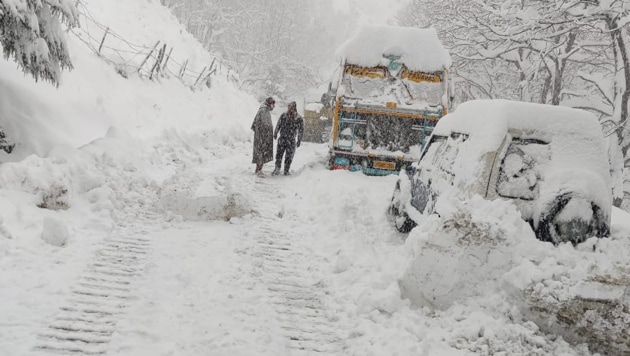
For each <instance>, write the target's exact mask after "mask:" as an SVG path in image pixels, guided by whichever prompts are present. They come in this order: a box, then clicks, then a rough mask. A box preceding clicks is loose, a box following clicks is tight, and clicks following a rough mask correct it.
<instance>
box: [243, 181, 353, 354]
mask: <svg viewBox="0 0 630 356" xmlns="http://www.w3.org/2000/svg"><path fill="white" fill-rule="evenodd" d="M281 182H282V180H281V179H280V180H275V179H273V178H272V179H265V180H260V179H258V180H257V181H256V186H255V189H256V191H254V192H252V195H253V196H255V198H256V199H255V201H256V202H257V204H256V207H255V208H256V210H257V211H258V213H259V214H260V217H259V219H258V220H259V222H260V225H259V226H258V228H259V231H258V232H257V237H256V239H257V246H256V252H255V253H254V256H255V257H257V258H259V264H260V266H261V267H262V271H263V273H262V277H261V279H262V280H263V282H264V283H265V285H266V286H267V289H268V290H269V292H270V295H271V303H272V304H273V305H274V307H275V309H276V312H277V313H278V314H277V319H278V322H279V324H280V328H281V329H282V333H283V335H284V337H285V338H286V340H287V345H288V347H289V348H290V349H291V350H292V353H291V354H313V353H321V354H325V355H340V354H343V349H344V344H343V341H344V339H345V338H344V337H342V336H340V331H342V330H343V329H344V328H343V327H342V326H341V325H338V324H339V323H338V322H337V321H336V320H335V316H334V314H333V313H332V312H331V311H329V310H327V307H326V300H327V295H328V294H329V291H327V289H326V286H325V284H324V283H323V281H322V280H321V279H319V278H318V276H320V274H321V272H320V270H319V268H318V265H317V264H318V261H317V256H315V255H314V254H312V253H309V252H310V250H309V249H308V247H306V246H304V244H303V243H302V244H300V243H299V241H300V239H304V238H307V237H305V236H300V235H295V234H294V233H295V231H299V229H298V228H297V226H296V225H297V223H298V222H297V221H291V220H290V219H288V218H287V217H285V216H284V215H285V213H284V211H283V210H282V209H280V210H279V207H278V203H277V201H278V196H279V195H280V192H279V191H280V189H279V187H280V184H281Z"/></svg>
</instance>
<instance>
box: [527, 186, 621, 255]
mask: <svg viewBox="0 0 630 356" xmlns="http://www.w3.org/2000/svg"><path fill="white" fill-rule="evenodd" d="M573 211H575V212H578V214H572V213H571V212H573ZM585 212H586V213H587V214H585ZM588 214H591V217H590V218H589V219H584V216H587V215H588ZM535 232H536V237H537V238H538V239H539V240H542V241H549V242H551V243H553V244H555V245H557V244H559V243H563V242H571V243H572V244H574V245H577V244H579V243H581V242H584V241H585V240H586V239H588V238H590V237H593V236H597V237H605V236H607V235H608V234H609V233H610V229H609V226H608V223H607V221H606V219H605V217H604V214H603V212H602V210H601V208H600V207H598V206H597V205H595V204H593V203H592V202H588V201H585V200H583V199H580V198H575V197H574V196H573V195H572V194H563V195H561V196H559V197H557V198H556V199H555V200H554V201H553V203H552V204H551V205H550V206H549V207H548V209H547V210H546V211H545V212H544V213H543V214H542V215H541V217H540V221H539V223H538V228H537V229H536V230H535Z"/></svg>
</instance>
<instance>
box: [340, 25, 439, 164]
mask: <svg viewBox="0 0 630 356" xmlns="http://www.w3.org/2000/svg"><path fill="white" fill-rule="evenodd" d="M336 54H337V56H338V57H339V59H340V64H339V67H338V69H337V71H336V74H335V76H334V78H333V81H332V82H331V90H330V91H329V93H328V95H329V97H330V98H331V101H332V103H331V104H332V106H333V120H332V134H331V137H330V140H329V146H330V149H329V157H328V167H329V168H330V169H346V170H351V171H363V172H364V173H366V174H369V175H387V174H392V173H397V172H398V171H400V170H401V169H404V168H405V167H406V166H408V165H410V164H411V163H412V162H416V161H418V159H419V158H420V152H421V151H422V148H423V147H424V145H425V144H426V140H427V138H428V137H429V136H430V135H431V132H432V130H433V127H434V126H435V124H436V123H437V121H438V120H439V119H440V118H441V117H442V116H444V115H445V114H446V113H447V111H448V108H449V103H450V98H449V80H448V68H449V66H450V64H451V58H450V56H449V54H448V52H447V51H446V49H445V48H444V47H443V46H442V43H441V42H440V40H439V39H438V36H437V32H436V31H435V29H432V28H429V29H418V28H409V27H394V26H365V27H363V28H362V29H361V30H359V31H358V32H357V33H356V34H355V35H354V36H353V37H352V38H350V39H349V40H348V41H347V42H345V43H344V44H343V45H342V46H341V47H339V49H338V50H337V52H336Z"/></svg>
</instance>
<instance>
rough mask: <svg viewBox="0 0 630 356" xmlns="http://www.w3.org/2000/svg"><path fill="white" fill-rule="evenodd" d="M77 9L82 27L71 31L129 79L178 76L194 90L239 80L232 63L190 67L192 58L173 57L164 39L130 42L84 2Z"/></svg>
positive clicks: (217, 61)
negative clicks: (218, 79)
mask: <svg viewBox="0 0 630 356" xmlns="http://www.w3.org/2000/svg"><path fill="white" fill-rule="evenodd" d="M76 6H77V9H78V10H79V15H80V16H79V26H77V27H75V28H73V29H71V32H72V33H73V34H74V35H75V36H76V37H77V38H78V39H79V40H80V41H81V42H83V43H84V44H85V45H86V46H87V47H88V48H89V49H90V50H91V51H92V52H94V53H95V54H96V55H98V56H99V57H101V58H102V59H103V60H104V61H105V62H107V63H109V64H111V65H112V66H114V67H115V68H116V71H117V72H118V74H120V75H121V76H123V77H125V78H127V77H129V76H131V75H134V74H137V75H138V76H140V77H141V78H148V79H150V80H156V79H158V78H160V77H176V78H178V79H179V80H180V81H181V82H182V83H184V84H185V85H186V86H188V87H190V88H191V89H193V90H194V89H195V88H197V87H198V86H200V85H206V86H208V87H210V84H211V77H212V76H216V75H219V74H225V75H226V76H227V78H228V79H229V80H234V81H236V78H235V77H234V76H233V75H232V74H231V73H232V72H231V71H230V70H229V65H228V61H226V60H224V59H221V58H218V57H211V58H209V59H208V64H207V65H206V66H204V67H203V69H201V71H199V70H198V68H192V65H189V60H188V59H185V60H184V61H183V62H179V61H177V60H176V59H175V58H174V54H173V48H174V47H172V46H171V47H170V48H169V46H168V45H167V44H166V43H164V42H162V41H160V40H158V41H156V42H155V43H154V44H152V45H139V44H135V43H132V42H130V41H127V40H126V39H125V38H124V37H123V36H121V35H120V34H118V33H116V32H115V31H113V30H112V29H111V28H110V27H109V26H106V25H104V24H102V23H100V22H99V21H97V20H96V19H95V18H94V16H92V14H91V13H90V11H89V10H88V9H87V7H86V6H85V5H84V4H82V3H81V2H80V1H78V2H77V4H76Z"/></svg>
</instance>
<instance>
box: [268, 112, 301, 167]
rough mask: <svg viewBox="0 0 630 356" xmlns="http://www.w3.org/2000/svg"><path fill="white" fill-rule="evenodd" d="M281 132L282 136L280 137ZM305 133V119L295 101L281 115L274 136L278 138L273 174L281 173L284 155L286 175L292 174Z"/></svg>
mask: <svg viewBox="0 0 630 356" xmlns="http://www.w3.org/2000/svg"><path fill="white" fill-rule="evenodd" d="M278 134H280V138H278ZM303 135H304V119H303V118H302V117H301V116H300V114H298V113H297V105H296V103H295V101H292V102H290V103H289V106H288V107H287V112H285V113H283V114H282V115H280V119H278V123H277V124H276V129H275V130H274V131H273V137H274V138H278V146H277V149H276V169H275V170H274V171H273V173H271V174H272V175H278V174H280V168H282V156H284V175H285V176H286V175H290V174H291V173H290V171H289V169H290V168H291V162H292V161H293V156H294V155H295V150H296V148H297V147H300V143H301V142H302V136H303Z"/></svg>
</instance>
